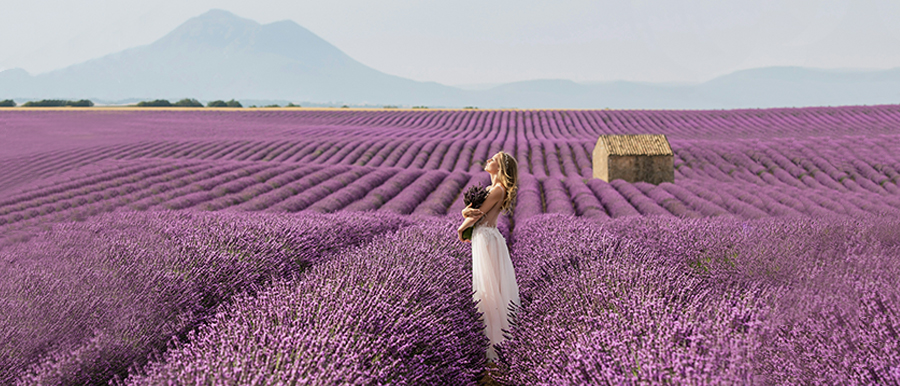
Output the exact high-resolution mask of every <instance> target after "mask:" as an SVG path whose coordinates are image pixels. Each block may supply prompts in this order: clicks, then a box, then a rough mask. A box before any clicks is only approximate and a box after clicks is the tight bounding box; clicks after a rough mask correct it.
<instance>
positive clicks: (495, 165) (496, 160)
mask: <svg viewBox="0 0 900 386" xmlns="http://www.w3.org/2000/svg"><path fill="white" fill-rule="evenodd" d="M500 159H501V155H500V153H497V154H494V156H493V157H491V158H490V159H488V160H487V162H485V164H484V170H485V171H486V172H488V173H491V174H495V173H497V172H499V171H500Z"/></svg>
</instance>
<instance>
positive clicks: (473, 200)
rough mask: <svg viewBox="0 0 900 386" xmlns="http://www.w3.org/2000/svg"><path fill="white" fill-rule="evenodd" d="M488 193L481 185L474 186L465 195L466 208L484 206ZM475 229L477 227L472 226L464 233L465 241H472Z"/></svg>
mask: <svg viewBox="0 0 900 386" xmlns="http://www.w3.org/2000/svg"><path fill="white" fill-rule="evenodd" d="M487 195H488V192H487V190H486V189H485V188H484V187H483V186H481V185H480V184H479V185H473V186H472V187H470V188H469V189H468V190H466V192H465V193H464V194H463V202H464V203H465V204H466V206H470V205H471V207H472V208H475V209H477V208H480V207H481V204H484V200H485V199H486V198H487ZM474 229H475V226H474V225H472V226H470V227H468V228H466V229H465V230H464V231H463V233H462V238H463V240H471V239H472V231H473V230H474Z"/></svg>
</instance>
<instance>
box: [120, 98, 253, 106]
mask: <svg viewBox="0 0 900 386" xmlns="http://www.w3.org/2000/svg"><path fill="white" fill-rule="evenodd" d="M137 106H138V107H203V103H200V101H198V100H196V99H193V98H184V99H182V100H180V101H178V102H175V103H172V102H169V101H168V100H165V99H155V100H152V101H143V102H138V104H137ZM206 107H244V106H241V102H238V101H236V100H234V99H232V100H230V101H228V102H225V101H221V100H216V101H212V102H209V103H207V104H206Z"/></svg>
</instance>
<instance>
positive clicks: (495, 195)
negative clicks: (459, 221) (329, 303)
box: [478, 185, 506, 213]
mask: <svg viewBox="0 0 900 386" xmlns="http://www.w3.org/2000/svg"><path fill="white" fill-rule="evenodd" d="M505 197H506V189H504V188H503V186H502V185H498V186H497V187H496V188H494V189H491V192H490V193H488V196H487V198H486V199H484V203H483V204H481V207H480V208H478V209H480V210H481V213H487V212H490V211H491V209H493V208H494V205H497V204H498V203H499V202H502V201H503V199H504V198H505Z"/></svg>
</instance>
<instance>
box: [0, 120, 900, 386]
mask: <svg viewBox="0 0 900 386" xmlns="http://www.w3.org/2000/svg"><path fill="white" fill-rule="evenodd" d="M646 133H652V134H665V135H666V136H667V137H668V139H669V141H670V143H671V146H672V149H673V151H674V154H675V182H674V183H662V184H660V185H651V184H647V183H641V182H638V183H628V182H624V181H622V180H615V181H612V182H609V183H607V182H604V181H602V180H597V179H591V175H592V172H591V154H592V151H593V147H594V145H595V143H596V141H597V137H598V136H599V135H601V134H646ZM0 138H3V141H0V262H2V263H3V264H2V268H0V270H2V276H0V307H2V309H3V310H5V311H6V312H4V315H3V316H2V323H0V337H3V338H5V339H3V340H2V343H0V383H3V384H85V383H90V384H98V383H100V384H107V383H111V384H142V385H143V384H165V383H171V384H197V383H202V384H280V383H285V384H476V383H478V382H479V381H480V380H481V379H482V373H483V371H484V370H485V363H484V357H483V354H484V350H485V349H486V347H487V339H486V338H485V337H484V336H483V334H482V333H481V327H480V325H479V322H478V315H477V314H476V312H475V306H474V304H473V303H472V301H471V294H470V290H471V261H470V259H471V256H470V250H469V245H468V244H463V243H460V242H459V241H458V240H456V232H455V227H456V226H457V225H458V223H459V221H461V216H460V215H459V212H460V210H461V209H462V208H463V206H464V205H463V203H462V197H461V194H460V193H461V192H462V191H463V190H465V189H466V188H468V187H469V186H472V185H475V184H483V185H485V184H487V183H488V182H489V176H488V174H487V173H486V172H483V171H482V168H483V162H484V161H485V160H486V159H488V158H489V157H490V156H491V155H493V154H494V153H496V152H497V151H499V150H504V151H507V152H509V153H511V154H513V155H514V156H515V157H516V158H517V160H518V162H519V165H520V189H519V194H518V201H517V203H516V205H515V207H514V211H513V214H512V215H511V216H510V217H508V218H504V217H501V221H500V228H501V232H502V233H504V235H506V236H507V237H506V238H507V240H508V241H509V243H510V252H511V257H512V259H513V264H514V266H515V268H516V272H517V276H518V280H519V283H520V287H521V289H520V292H521V295H522V303H523V304H522V309H521V310H520V313H519V315H520V318H519V320H518V327H517V328H516V329H514V330H513V331H512V332H511V335H510V339H509V340H508V341H507V342H506V343H504V345H503V346H502V347H500V350H499V352H500V354H501V362H502V363H501V368H500V370H498V371H497V372H496V373H495V374H494V378H495V379H496V380H497V381H499V382H501V383H504V384H512V385H540V384H547V385H551V384H552V385H561V384H658V383H673V384H716V385H718V384H775V385H782V384H784V385H787V384H827V385H833V384H898V383H900V344H898V343H900V337H898V332H900V316H898V311H897V310H898V309H900V290H898V287H897V285H896V278H897V277H898V275H900V231H898V229H900V189H898V183H900V181H898V180H900V106H898V105H885V106H848V107H818V108H796V109H750V110H715V111H677V110H660V111H651V110H349V109H333V110H314V109H295V110H288V109H266V110H249V109H247V110H243V111H221V110H220V111H202V110H193V111H177V110H158V111H157V110H153V111H148V110H125V109H91V110H77V111H72V110H23V109H11V110H8V111H0Z"/></svg>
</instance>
